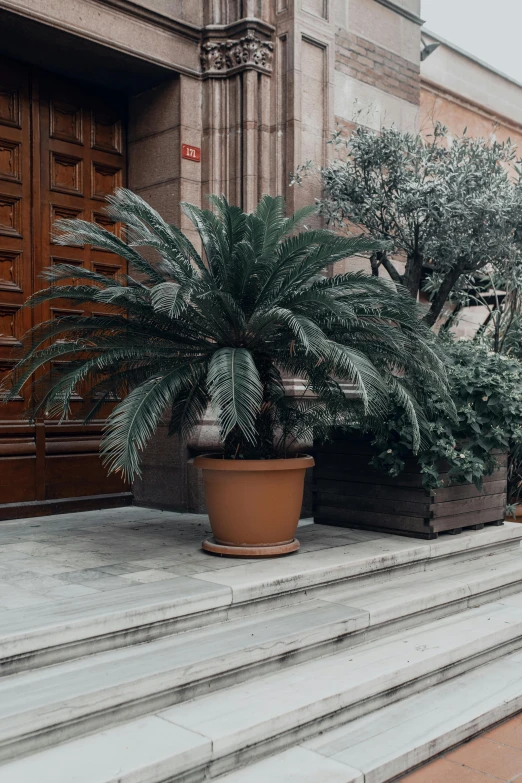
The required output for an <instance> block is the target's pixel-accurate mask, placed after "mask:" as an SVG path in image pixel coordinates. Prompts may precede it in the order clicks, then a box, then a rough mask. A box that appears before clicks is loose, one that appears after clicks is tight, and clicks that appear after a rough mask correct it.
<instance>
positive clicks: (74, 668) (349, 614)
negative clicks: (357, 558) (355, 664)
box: [0, 549, 522, 759]
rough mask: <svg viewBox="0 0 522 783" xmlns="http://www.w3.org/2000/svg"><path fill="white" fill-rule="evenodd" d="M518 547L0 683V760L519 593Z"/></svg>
mask: <svg viewBox="0 0 522 783" xmlns="http://www.w3.org/2000/svg"><path fill="white" fill-rule="evenodd" d="M521 565H522V552H521V551H520V549H518V550H516V551H514V552H505V553H501V554H500V555H490V556H485V557H482V558H479V559H476V560H472V561H471V560H469V561H461V562H459V563H454V564H451V565H447V564H446V565H444V566H440V565H439V566H437V565H434V564H432V567H431V569H429V570H427V571H423V572H418V573H416V574H400V573H398V572H396V573H394V572H392V573H391V576H390V578H389V579H387V580H377V581H375V580H372V581H370V582H367V583H363V584H362V585H359V586H357V585H356V584H353V585H351V586H346V585H345V586H344V587H336V588H331V589H330V591H326V590H325V591H324V593H323V595H322V597H321V598H320V599H310V600H307V601H303V602H302V603H299V604H296V605H294V606H291V607H286V608H283V609H273V610H271V611H268V612H264V613H260V614H257V615H255V616H253V617H251V618H242V619H239V620H232V621H229V622H227V623H221V624H220V625H217V626H211V627H208V628H201V629H196V630H193V631H190V632H186V633H183V634H177V635H174V636H172V637H167V638H164V639H159V640H156V641H153V642H150V643H148V644H141V645H136V646H133V647H127V648H123V649H117V650H113V651H109V652H103V653H98V654H96V655H91V656H87V657H85V658H82V659H79V660H74V661H69V662H65V663H62V664H58V665H55V666H51V667H47V668H43V669H37V670H35V671H33V672H26V673H22V674H17V675H12V676H10V677H6V678H3V679H2V680H0V759H7V758H12V757H14V756H17V755H22V754H23V753H27V752H33V751H35V750H36V749H38V748H39V747H43V746H45V745H47V744H48V743H49V742H51V741H63V740H65V739H68V738H71V737H74V736H78V735H80V734H82V733H86V732H88V731H92V730H99V729H102V728H105V727H106V726H110V725H111V724H113V723H114V722H117V721H118V720H122V719H125V720H127V719H129V718H130V717H134V716H138V715H143V714H145V713H147V712H151V711H154V710H157V709H161V708H163V707H166V706H169V705H172V704H176V703H178V702H180V701H186V700H187V699H191V698H194V697H197V696H199V695H201V694H203V693H208V692H209V691H211V690H214V691H215V690H218V689H223V688H226V687H228V686H230V685H235V684H236V683H238V682H241V681H244V680H246V679H252V678H253V677H254V676H258V677H259V676H260V675H262V674H264V673H269V672H271V671H274V670H278V669H282V668H284V667H289V666H291V665H294V664H296V663H299V662H301V661H305V660H310V659H313V658H317V657H319V656H325V655H328V654H330V653H332V652H337V651H338V650H340V649H343V648H348V647H354V646H356V645H360V644H362V643H364V642H365V640H368V639H376V638H378V637H379V636H382V635H383V634H389V633H390V632H391V631H392V630H398V629H399V628H400V627H404V626H408V627H412V626H414V625H419V624H422V623H426V621H427V620H428V619H435V618H437V617H440V616H442V615H449V614H451V613H455V612H460V611H463V610H466V609H468V608H470V607H473V606H477V605H480V604H482V603H484V602H485V601H488V600H489V601H491V600H492V599H493V598H495V599H497V598H499V597H500V596H502V595H509V594H511V593H512V592H513V591H517V590H522V568H521Z"/></svg>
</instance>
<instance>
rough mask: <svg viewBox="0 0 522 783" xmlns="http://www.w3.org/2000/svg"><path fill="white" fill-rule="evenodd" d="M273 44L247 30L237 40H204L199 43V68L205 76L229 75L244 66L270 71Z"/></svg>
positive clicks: (242, 68) (244, 67)
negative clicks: (202, 42)
mask: <svg viewBox="0 0 522 783" xmlns="http://www.w3.org/2000/svg"><path fill="white" fill-rule="evenodd" d="M273 50H274V45H273V43H271V42H270V41H263V40H261V38H258V37H257V35H256V34H255V33H254V32H252V30H249V31H248V33H247V34H246V35H244V36H243V37H242V38H240V39H239V40H237V41H234V40H228V41H206V42H205V43H204V44H202V45H201V69H202V71H203V74H204V75H206V76H230V75H231V74H232V73H236V72H237V71H241V70H244V69H246V68H255V69H256V70H260V71H264V72H265V73H271V72H272V58H273Z"/></svg>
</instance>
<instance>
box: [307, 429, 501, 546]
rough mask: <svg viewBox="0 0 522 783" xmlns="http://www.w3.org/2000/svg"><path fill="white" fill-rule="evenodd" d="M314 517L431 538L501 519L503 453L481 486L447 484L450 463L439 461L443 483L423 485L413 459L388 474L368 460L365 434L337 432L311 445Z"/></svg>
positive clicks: (499, 455)
mask: <svg viewBox="0 0 522 783" xmlns="http://www.w3.org/2000/svg"><path fill="white" fill-rule="evenodd" d="M314 456H315V462H316V467H315V469H314V488H313V492H314V517H315V521H316V522H318V523H321V524H329V525H336V526H345V527H356V528H364V529H370V530H377V531H387V532H393V533H396V534H398V535H407V536H416V537H420V538H436V536H437V535H438V533H439V532H443V531H459V530H460V529H461V528H465V527H475V526H476V525H479V526H483V525H484V524H490V523H497V522H500V521H501V520H503V519H504V512H505V505H506V486H507V467H506V466H507V454H504V453H496V454H495V457H496V459H497V462H498V463H499V468H497V470H495V471H494V473H492V475H491V476H486V477H485V478H484V481H483V488H482V491H480V490H478V489H477V488H476V487H475V486H473V485H472V484H458V485H455V486H447V485H448V484H450V481H451V477H450V476H449V474H448V472H447V471H448V470H449V465H448V464H447V463H446V464H444V463H443V462H441V463H440V465H439V469H440V471H441V473H440V477H441V480H442V481H443V482H444V484H445V485H446V486H444V487H443V488H441V489H437V490H427V489H425V488H424V487H423V485H422V474H421V472H420V466H419V464H418V462H417V461H416V460H408V462H407V463H406V466H405V470H404V472H403V473H401V474H400V475H399V476H396V477H393V476H390V475H388V474H387V473H384V472H382V471H378V470H376V469H375V468H374V467H372V466H371V465H370V464H369V463H370V460H371V459H372V456H373V451H372V448H371V445H370V443H369V440H368V439H365V438H362V439H356V438H354V437H353V436H345V435H342V434H341V435H338V436H336V437H335V438H334V440H333V441H332V442H330V443H328V444H326V445H324V446H317V447H316V449H315V454H314Z"/></svg>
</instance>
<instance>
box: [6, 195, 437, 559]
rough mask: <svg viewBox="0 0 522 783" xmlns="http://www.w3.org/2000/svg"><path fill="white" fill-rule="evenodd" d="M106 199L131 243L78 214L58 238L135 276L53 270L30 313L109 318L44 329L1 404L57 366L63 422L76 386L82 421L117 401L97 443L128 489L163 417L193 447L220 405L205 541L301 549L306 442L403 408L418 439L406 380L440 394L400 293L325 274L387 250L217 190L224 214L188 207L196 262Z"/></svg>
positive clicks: (379, 283) (118, 198)
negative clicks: (56, 307)
mask: <svg viewBox="0 0 522 783" xmlns="http://www.w3.org/2000/svg"><path fill="white" fill-rule="evenodd" d="M108 202H109V204H108V207H107V208H106V211H107V212H108V214H109V215H110V216H111V218H112V219H113V220H116V221H118V222H120V223H122V224H124V226H125V230H126V241H123V240H122V239H121V238H119V237H118V236H116V235H115V234H113V233H111V232H109V231H107V230H105V229H104V228H103V227H102V226H100V225H99V224H96V223H89V222H86V221H82V220H61V221H58V223H57V224H56V228H57V231H58V234H57V236H56V241H57V242H59V243H61V244H64V245H84V244H89V243H90V244H92V245H93V246H95V247H100V248H103V249H104V250H106V251H112V252H113V253H116V254H118V255H119V256H121V257H122V258H123V259H125V260H126V261H127V265H128V274H125V275H122V276H121V277H120V278H117V279H114V278H111V277H107V276H104V275H103V274H99V273H97V272H93V271H90V270H87V269H84V268H79V267H77V266H74V267H73V266H69V265H67V264H59V265H56V266H54V267H52V268H50V269H48V270H47V271H46V272H45V273H44V277H45V278H46V279H47V280H48V281H49V282H50V287H48V288H46V289H44V290H42V291H40V292H38V293H36V294H35V295H34V296H33V297H32V299H31V300H30V304H32V305H33V306H34V305H37V304H39V303H42V302H44V301H48V300H53V299H60V300H62V301H63V300H64V299H67V300H72V301H74V302H76V303H79V302H88V303H96V304H97V306H99V305H100V304H103V305H104V306H106V314H105V315H103V316H99V315H98V316H90V315H85V316H82V315H74V314H73V315H66V316H64V317H62V318H59V319H57V320H52V321H47V322H45V323H42V324H40V325H39V326H38V327H36V328H35V329H34V330H33V331H32V332H31V333H30V334H29V335H28V336H27V337H26V340H25V345H24V349H23V355H22V357H21V359H20V361H19V363H18V364H17V366H16V368H15V370H14V371H13V373H12V376H11V379H10V385H9V390H8V394H7V396H8V397H13V396H15V395H16V394H18V393H19V391H20V389H21V388H22V387H23V386H24V384H25V383H26V382H28V381H29V380H30V378H31V376H32V374H33V373H34V372H35V370H37V369H39V368H43V367H44V366H47V367H49V366H51V367H52V363H53V362H56V361H62V362H63V361H64V360H65V361H66V362H71V361H72V360H74V364H73V365H72V366H71V368H70V369H69V370H68V371H67V372H65V373H62V374H61V376H60V377H59V378H56V375H53V374H52V372H51V373H49V375H48V377H49V379H50V380H49V382H48V386H47V387H46V388H45V392H44V393H42V394H41V396H40V399H39V401H38V404H37V409H38V410H40V411H43V412H44V413H45V414H46V415H57V414H58V415H60V416H62V417H67V415H68V411H69V405H70V401H71V398H72V396H73V395H74V393H75V389H76V388H77V387H78V385H79V384H82V389H83V390H84V391H82V394H83V397H84V399H90V400H91V408H90V410H89V411H88V412H87V417H90V416H92V415H94V412H96V411H99V410H100V408H101V406H102V405H103V404H104V402H106V401H107V400H114V399H117V400H119V401H118V402H117V404H116V405H115V407H114V409H113V411H112V413H111V414H110V416H109V417H108V420H107V425H106V431H105V435H104V438H103V441H102V447H101V451H102V458H103V460H104V462H105V465H106V466H107V469H108V471H117V472H119V473H121V474H122V475H123V476H124V478H125V479H127V480H129V481H131V480H132V479H133V477H134V476H136V475H138V474H139V472H140V455H141V452H142V449H143V448H144V446H145V445H146V443H147V442H148V441H149V439H150V438H151V436H152V435H153V433H154V431H155V428H156V427H157V425H158V424H159V422H160V421H161V420H162V418H163V417H164V415H165V413H166V412H167V411H168V412H169V414H170V432H171V433H180V434H181V435H182V436H184V437H186V436H188V435H189V434H190V432H191V430H192V429H193V428H194V427H195V426H196V425H197V424H198V422H199V421H200V419H201V418H202V416H203V415H204V413H205V411H206V409H207V406H208V405H211V406H212V408H213V410H214V412H215V415H216V417H217V419H218V421H219V426H220V433H221V440H222V445H223V450H222V453H220V454H218V455H210V456H205V457H198V458H197V460H196V463H197V466H198V467H200V468H202V470H203V472H204V478H205V487H206V500H207V506H208V511H209V516H210V523H211V526H212V529H213V533H214V539H213V540H211V541H208V542H205V544H204V546H205V548H207V549H209V550H211V551H214V552H219V553H221V554H232V555H235V554H239V555H242V556H244V555H257V556H258V555H260V554H261V555H268V554H270V555H272V554H282V553H287V552H290V551H294V550H295V549H297V548H298V546H299V544H298V542H297V541H296V540H295V531H296V527H297V522H298V518H299V513H300V508H301V502H302V494H303V480H304V474H305V470H306V468H308V467H309V466H311V465H313V459H312V457H310V456H304V455H301V454H299V453H296V444H297V443H299V442H302V440H303V439H307V438H308V439H309V440H311V439H312V435H313V433H317V432H318V431H320V432H323V433H324V432H326V431H327V430H328V428H329V427H331V426H332V425H333V424H336V423H339V422H340V421H344V420H346V419H347V418H351V419H353V418H354V417H357V416H360V415H365V414H368V415H370V416H374V417H375V416H383V415H385V414H386V410H387V406H388V405H389V404H390V403H391V402H392V401H395V402H396V401H399V402H400V403H401V404H402V405H403V406H404V407H405V409H406V410H407V412H408V415H410V417H411V420H412V422H413V427H414V430H415V431H417V429H418V416H417V402H416V400H415V394H414V390H413V386H412V380H411V379H413V378H415V379H419V378H423V379H424V380H427V381H428V382H429V383H430V384H435V385H436V386H437V387H440V388H443V385H444V370H443V363H442V362H441V358H440V355H439V353H438V349H437V346H436V338H435V337H434V336H433V335H432V334H431V332H429V330H428V329H427V328H426V327H424V326H423V325H422V323H421V322H420V320H419V311H418V309H417V305H416V304H415V302H414V301H413V300H412V299H411V298H410V297H408V296H407V295H405V294H404V293H402V292H401V291H400V290H398V289H397V288H396V287H395V286H394V285H393V284H392V283H390V282H386V281H384V280H381V279H377V278H372V277H367V276H366V275H363V274H359V273H349V274H341V275H339V276H337V277H327V276H323V272H324V271H325V270H326V269H327V268H328V267H329V265H331V264H334V263H335V262H336V261H339V260H340V259H344V258H346V257H347V256H351V255H353V254H355V253H360V252H362V251H371V250H375V248H376V247H377V245H378V246H379V247H382V243H376V242H375V241H370V240H368V239H367V238H364V237H356V238H353V237H352V238H347V237H342V236H338V235H336V234H334V233H333V232H330V231H326V230H317V229H314V230H302V231H300V232H298V231H297V229H298V226H299V224H300V223H302V222H303V221H304V220H305V219H306V218H307V216H309V215H310V214H311V213H312V212H313V211H314V210H313V208H307V209H302V210H300V211H298V212H297V213H296V214H294V215H292V216H291V217H286V216H285V204H284V201H283V200H282V199H281V198H272V197H270V196H264V197H263V198H262V199H261V201H260V203H259V205H258V206H257V208H256V210H255V211H254V212H253V213H251V214H245V213H244V212H243V211H242V210H241V209H240V208H239V207H236V206H231V205H230V204H228V203H227V201H226V199H225V198H217V197H215V198H212V204H213V206H214V211H210V210H205V209H200V208H198V207H196V206H194V205H191V204H184V205H183V209H184V212H185V214H186V215H188V217H189V218H190V219H191V220H192V222H193V223H194V225H195V227H196V229H197V231H198V233H199V236H200V239H201V245H202V248H203V254H201V255H200V253H199V252H198V251H197V249H196V248H195V247H194V245H193V244H191V242H190V241H189V240H188V239H187V238H186V237H185V236H184V234H183V233H182V232H181V231H180V230H179V229H178V228H177V227H175V226H173V225H169V224H167V223H166V222H165V221H164V220H163V219H162V218H161V216H160V215H159V214H158V213H157V212H156V211H155V210H154V209H152V208H151V207H150V206H149V205H148V204H147V203H146V202H145V201H144V200H143V199H142V198H140V197H139V196H137V195H136V194H134V193H132V192H131V191H129V190H124V189H121V190H118V191H116V193H115V194H114V195H113V196H111V197H110V198H109V199H108ZM142 247H145V248H147V250H148V252H147V254H146V255H144V254H143V253H141V252H139V250H138V248H142ZM150 249H152V252H149V251H150ZM285 374H286V375H287V376H289V377H298V378H301V379H302V380H303V384H304V388H305V392H304V393H303V395H302V396H301V397H299V398H297V397H295V396H294V397H291V396H288V394H286V393H285V385H284V377H285ZM347 385H348V386H349V388H350V389H351V391H352V392H355V394H352V395H351V396H350V395H349V394H347Z"/></svg>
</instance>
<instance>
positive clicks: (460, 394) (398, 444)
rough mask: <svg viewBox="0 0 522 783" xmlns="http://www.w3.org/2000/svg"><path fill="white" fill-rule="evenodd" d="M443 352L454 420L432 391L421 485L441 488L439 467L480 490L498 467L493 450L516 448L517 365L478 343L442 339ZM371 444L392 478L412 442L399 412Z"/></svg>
mask: <svg viewBox="0 0 522 783" xmlns="http://www.w3.org/2000/svg"><path fill="white" fill-rule="evenodd" d="M447 351H448V355H449V356H451V358H452V360H453V361H452V363H451V365H450V367H449V370H448V376H449V391H450V394H451V396H452V398H453V401H454V403H455V406H456V410H457V418H456V419H449V418H448V416H447V415H446V413H445V405H444V401H443V400H441V399H440V398H439V397H438V395H437V394H436V393H435V392H434V393H433V394H432V395H431V400H430V403H431V404H430V410H431V411H432V414H431V416H430V422H429V426H428V430H429V433H430V440H429V442H428V443H427V444H426V445H425V447H424V448H423V449H422V450H421V452H420V454H419V455H418V459H419V462H420V464H421V470H422V473H423V474H424V484H425V486H427V487H432V488H436V487H440V486H442V483H441V480H440V477H439V474H440V470H441V466H443V467H444V471H445V472H446V471H447V472H448V473H449V476H450V478H451V480H452V482H453V483H462V482H465V481H469V482H473V483H475V485H476V486H477V487H479V488H480V487H481V485H482V479H483V477H484V476H486V475H489V474H491V473H492V472H493V470H494V469H495V467H497V465H498V463H497V460H496V456H495V452H497V453H498V451H501V452H504V453H505V452H507V451H508V450H513V449H514V448H516V449H518V451H519V452H520V450H521V447H522V365H521V364H520V362H519V361H518V360H517V359H514V358H510V357H508V356H506V355H503V354H499V353H495V352H494V351H492V350H491V349H490V347H489V345H487V343H482V342H480V341H473V342H472V341H468V340H459V341H450V340H449V339H448V342H447ZM374 446H375V448H376V451H377V456H376V457H375V459H374V464H375V465H376V466H377V467H380V468H384V469H386V470H387V471H388V472H390V473H391V474H392V475H398V474H399V473H401V472H402V470H403V469H404V464H405V461H406V460H407V459H409V458H411V456H412V453H413V438H412V430H411V425H410V423H409V422H408V420H407V419H406V418H405V417H404V414H403V412H402V411H401V410H399V409H397V410H396V411H395V412H394V413H393V414H392V415H391V416H390V418H389V419H388V420H387V422H386V424H385V426H384V427H383V428H382V429H381V431H380V432H379V434H378V435H377V437H376V438H375V441H374ZM514 490H515V488H513V491H512V493H511V494H512V495H513V492H514Z"/></svg>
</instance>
